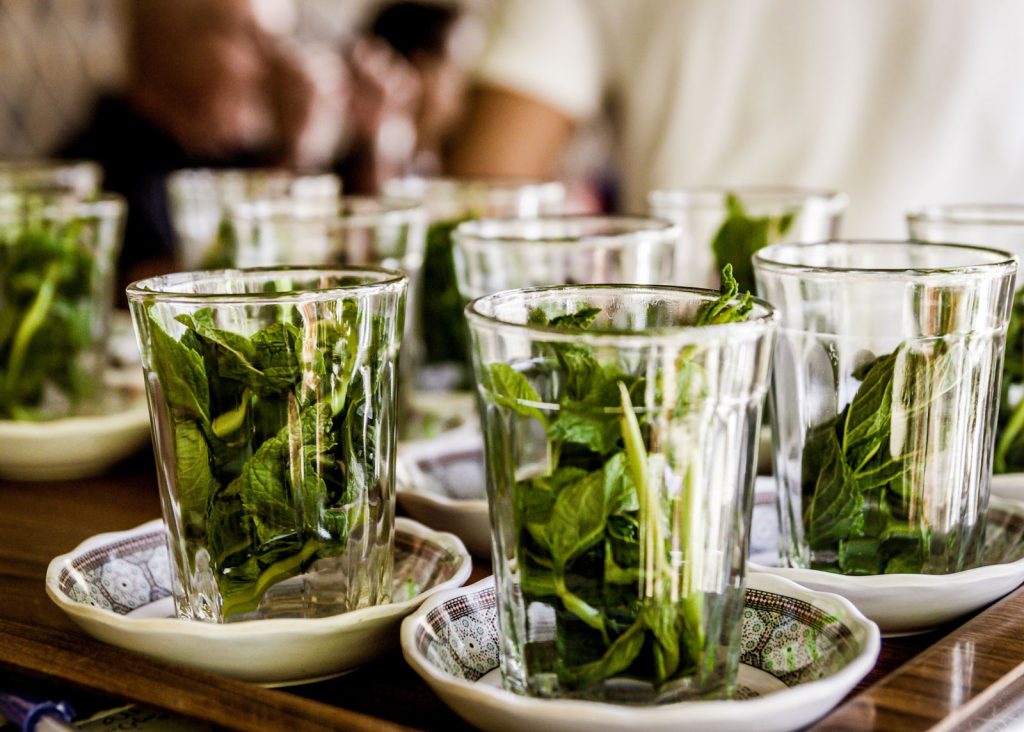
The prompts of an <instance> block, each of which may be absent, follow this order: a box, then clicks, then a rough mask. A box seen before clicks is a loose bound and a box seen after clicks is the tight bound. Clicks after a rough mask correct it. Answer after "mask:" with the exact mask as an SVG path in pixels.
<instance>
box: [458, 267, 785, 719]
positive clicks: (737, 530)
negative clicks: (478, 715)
mask: <svg viewBox="0 0 1024 732" xmlns="http://www.w3.org/2000/svg"><path fill="white" fill-rule="evenodd" d="M718 299H719V296H718V294H717V293H715V292H711V291H707V290H690V289H682V288H672V287H651V286H640V285H589V286H561V287H544V288H536V289H526V290H506V291H504V292H500V293H496V294H492V295H487V296H485V297H482V298H479V299H477V300H474V301H473V302H471V303H470V304H469V305H468V306H467V309H466V314H467V317H468V320H469V326H470V330H471V333H472V340H473V362H474V368H475V373H476V380H477V388H478V393H479V398H480V402H481V411H482V415H483V426H484V440H485V461H486V469H487V493H488V502H489V505H490V515H491V528H492V541H493V544H492V551H493V561H494V571H495V577H496V584H497V595H498V623H499V626H500V630H501V647H500V656H501V670H502V676H503V679H504V683H505V687H506V688H508V689H510V690H512V691H514V692H517V693H521V694H528V695H531V696H542V697H575V698H586V699H598V700H605V701H614V702H625V703H635V704H652V703H662V702H671V701H677V700H680V699H686V698H696V697H700V698H711V697H725V696H728V695H729V693H730V692H731V690H732V687H733V684H734V680H735V673H736V669H737V663H738V658H739V652H740V648H739V633H740V626H741V623H740V614H741V612H742V607H743V584H744V562H745V559H746V556H745V554H746V548H747V545H748V537H749V528H750V516H751V508H752V495H753V493H752V491H753V480H754V467H755V459H756V452H757V432H758V425H759V424H760V417H761V409H762V403H763V400H764V395H765V392H766V390H767V378H768V371H769V363H770V358H771V348H772V341H773V338H774V330H775V316H774V314H773V311H772V309H771V307H770V306H769V305H768V304H767V303H763V302H761V301H752V302H748V306H749V307H751V308H752V310H751V312H750V313H749V315H748V319H747V320H746V321H745V322H731V323H724V324H715V325H703V326H698V325H696V323H697V322H699V319H700V318H701V317H702V315H701V313H702V312H705V310H706V309H707V308H708V307H709V304H710V303H714V302H716V301H717V300H718ZM729 305H730V307H734V306H736V305H737V301H735V300H730V301H729Z"/></svg>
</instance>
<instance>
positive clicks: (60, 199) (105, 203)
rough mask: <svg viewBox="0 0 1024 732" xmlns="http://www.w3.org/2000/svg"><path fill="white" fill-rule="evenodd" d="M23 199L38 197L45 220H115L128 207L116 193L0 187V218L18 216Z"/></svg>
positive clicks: (122, 197)
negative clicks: (1, 188) (87, 193)
mask: <svg viewBox="0 0 1024 732" xmlns="http://www.w3.org/2000/svg"><path fill="white" fill-rule="evenodd" d="M25 198H38V199H41V203H42V207H41V208H40V212H41V215H42V216H43V218H45V219H47V220H58V221H59V220H64V219H69V218H98V219H116V218H118V217H120V216H123V215H124V214H125V213H126V212H127V210H128V203H127V201H126V199H125V197H124V196H122V195H121V194H120V193H113V192H110V191H99V192H97V193H96V194H95V195H90V196H88V197H85V198H83V197H81V196H79V195H77V194H75V193H74V191H70V190H63V189H62V190H45V191H42V190H9V191H2V190H0V221H4V220H9V219H11V218H19V217H20V216H21V214H22V212H23V211H24V206H23V205H22V204H23V203H24V199H25Z"/></svg>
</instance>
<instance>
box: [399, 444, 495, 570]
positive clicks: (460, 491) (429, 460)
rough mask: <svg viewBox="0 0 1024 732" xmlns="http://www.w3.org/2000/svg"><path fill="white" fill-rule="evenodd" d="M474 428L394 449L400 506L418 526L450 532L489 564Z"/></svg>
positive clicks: (479, 455) (482, 478) (488, 532)
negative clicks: (395, 450) (396, 451)
mask: <svg viewBox="0 0 1024 732" xmlns="http://www.w3.org/2000/svg"><path fill="white" fill-rule="evenodd" d="M483 450H484V448H483V436H482V435H481V434H480V429H479V427H477V426H476V425H467V426H466V427H465V428H462V429H458V430H452V431H451V432H447V433H445V434H443V435H441V436H439V437H435V438H433V439H430V440H419V441H417V442H408V443H404V444H400V445H399V446H398V469H397V471H396V480H395V487H396V491H397V496H398V505H400V506H401V507H402V509H403V510H404V511H405V512H406V513H408V514H409V515H410V516H412V517H413V518H414V519H416V520H417V521H422V522H423V523H425V524H426V525H427V526H432V527H433V528H435V529H440V530H442V531H450V532H452V533H453V534H455V535H456V536H458V537H459V538H460V539H462V540H463V541H464V542H465V543H466V548H468V549H469V551H470V552H472V553H473V555H474V556H478V557H483V558H490V556H491V524H490V518H489V517H488V515H487V492H486V486H485V474H484V464H483Z"/></svg>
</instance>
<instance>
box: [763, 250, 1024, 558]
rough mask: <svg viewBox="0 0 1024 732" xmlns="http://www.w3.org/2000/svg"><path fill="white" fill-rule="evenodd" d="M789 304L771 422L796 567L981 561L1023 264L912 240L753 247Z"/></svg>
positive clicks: (782, 306)
mask: <svg viewBox="0 0 1024 732" xmlns="http://www.w3.org/2000/svg"><path fill="white" fill-rule="evenodd" d="M754 269H755V272H756V275H757V284H758V292H759V294H760V295H761V296H762V297H763V298H765V299H766V300H769V301H770V302H772V303H773V304H774V305H775V307H777V308H778V309H779V315H780V318H781V327H780V331H779V343H778V346H777V348H776V353H775V365H774V376H773V387H772V401H771V403H772V407H773V408H772V410H771V411H772V428H773V438H774V464H775V476H776V481H777V485H778V491H779V519H780V528H781V538H780V549H781V554H782V559H783V561H784V562H785V563H787V564H789V565H790V566H796V567H811V568H814V569H823V570H827V571H831V572H840V573H843V574H881V573H912V574H913V573H925V574H943V573H947V572H956V571H959V570H962V569H965V568H968V567H970V566H972V565H973V564H975V563H976V562H977V558H978V551H979V549H980V544H981V541H982V539H983V535H984V528H985V514H986V509H987V506H988V492H989V478H990V476H991V472H992V448H993V438H994V436H995V420H996V412H997V408H998V401H999V373H1000V368H1001V366H1002V359H1003V347H1004V341H1005V337H1006V326H1007V321H1008V318H1009V311H1010V304H1011V297H1012V294H1013V281H1014V275H1015V273H1016V270H1017V261H1016V259H1015V258H1014V257H1013V255H1011V254H1009V253H1007V252H1003V251H999V250H994V249H984V248H980V247H966V246H955V245H942V244H918V243H914V242H878V241H874V242H870V241H869V242H851V241H833V242H827V243H820V244H804V245H800V244H780V245H776V246H772V247H768V248H766V249H762V250H761V251H759V252H758V253H757V254H755V255H754Z"/></svg>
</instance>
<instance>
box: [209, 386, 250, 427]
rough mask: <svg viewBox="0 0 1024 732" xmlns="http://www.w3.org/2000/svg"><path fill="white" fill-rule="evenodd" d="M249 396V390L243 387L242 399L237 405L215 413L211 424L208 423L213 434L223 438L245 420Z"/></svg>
mask: <svg viewBox="0 0 1024 732" xmlns="http://www.w3.org/2000/svg"><path fill="white" fill-rule="evenodd" d="M249 397H250V392H249V390H248V389H245V390H244V391H243V392H242V399H241V401H240V402H239V404H238V406H237V407H235V408H234V409H232V410H229V411H227V412H224V413H223V414H219V415H217V417H216V418H215V419H214V420H213V424H211V425H210V426H211V428H212V429H213V434H215V435H217V437H220V438H221V439H223V438H225V437H227V436H228V435H230V434H231V433H232V432H235V431H237V430H238V429H239V428H240V427H241V426H242V424H243V423H244V422H245V415H246V413H247V412H248V411H249Z"/></svg>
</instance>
